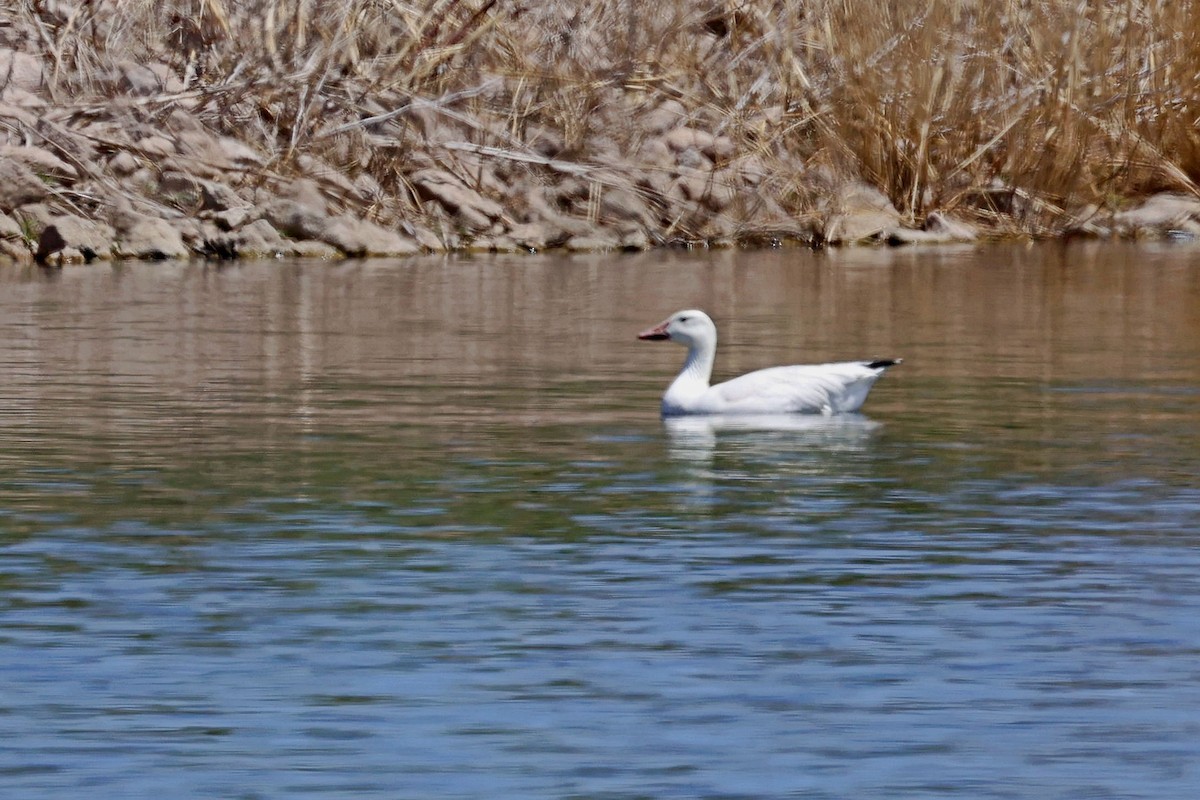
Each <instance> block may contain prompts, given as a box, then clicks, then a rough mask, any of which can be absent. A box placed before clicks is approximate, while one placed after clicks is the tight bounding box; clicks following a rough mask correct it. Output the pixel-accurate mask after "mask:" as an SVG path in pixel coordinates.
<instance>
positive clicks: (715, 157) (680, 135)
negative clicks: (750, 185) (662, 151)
mask: <svg viewBox="0 0 1200 800" xmlns="http://www.w3.org/2000/svg"><path fill="white" fill-rule="evenodd" d="M662 139H663V142H664V143H665V144H666V145H667V147H669V148H671V150H673V151H674V152H676V153H684V152H686V151H688V150H697V151H699V152H700V153H702V154H703V155H704V157H705V158H707V159H708V160H709V161H712V162H714V163H716V162H718V161H728V160H729V159H730V158H732V157H733V154H734V153H735V152H737V146H736V145H735V144H734V143H733V140H732V139H730V138H729V137H728V136H714V135H713V134H711V133H709V132H708V131H702V130H697V129H696V128H688V127H681V128H675V129H673V130H669V131H667V132H666V133H665V134H663V137H662Z"/></svg>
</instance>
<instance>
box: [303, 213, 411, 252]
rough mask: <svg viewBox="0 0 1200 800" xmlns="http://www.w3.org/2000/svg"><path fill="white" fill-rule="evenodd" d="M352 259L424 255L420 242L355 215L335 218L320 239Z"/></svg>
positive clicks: (330, 219) (323, 231)
mask: <svg viewBox="0 0 1200 800" xmlns="http://www.w3.org/2000/svg"><path fill="white" fill-rule="evenodd" d="M313 238H315V239H318V240H320V241H322V242H325V243H326V244H329V245H333V246H334V247H336V248H337V249H338V250H341V251H342V252H343V253H345V254H346V255H348V256H354V257H358V258H361V257H365V256H410V255H414V254H416V253H419V252H421V248H420V247H419V246H418V245H417V243H416V242H413V241H411V240H409V239H406V238H404V237H403V236H401V235H400V234H398V233H396V232H395V231H392V230H388V229H387V228H384V227H383V226H382V225H378V224H376V223H374V222H370V221H368V220H361V219H358V218H356V217H351V216H338V217H331V218H329V220H328V221H327V223H326V225H325V228H324V229H323V230H322V231H321V235H320V236H315V237H313Z"/></svg>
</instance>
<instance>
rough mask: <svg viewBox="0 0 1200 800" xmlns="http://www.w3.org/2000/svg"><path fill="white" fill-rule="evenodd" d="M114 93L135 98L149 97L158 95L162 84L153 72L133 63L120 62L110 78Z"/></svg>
mask: <svg viewBox="0 0 1200 800" xmlns="http://www.w3.org/2000/svg"><path fill="white" fill-rule="evenodd" d="M110 83H111V85H112V86H113V88H114V89H116V91H118V92H121V93H123V94H130V95H134V96H136V97H149V96H151V95H156V94H158V93H160V92H161V91H162V89H163V87H162V82H161V81H160V80H159V76H158V75H157V74H155V72H154V70H152V69H150V68H149V67H147V66H145V65H143V64H139V63H137V62H135V61H120V62H118V63H117V65H116V67H115V68H114V70H113V74H112V75H111V77H110Z"/></svg>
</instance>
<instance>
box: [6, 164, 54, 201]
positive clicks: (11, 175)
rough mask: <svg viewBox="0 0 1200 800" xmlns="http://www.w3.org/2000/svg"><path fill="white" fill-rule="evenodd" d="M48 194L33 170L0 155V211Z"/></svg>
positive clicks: (47, 190)
mask: <svg viewBox="0 0 1200 800" xmlns="http://www.w3.org/2000/svg"><path fill="white" fill-rule="evenodd" d="M49 194H50V190H49V189H48V188H47V186H46V184H45V183H44V182H43V181H42V180H41V179H40V178H38V176H37V175H35V174H34V172H33V170H31V169H30V168H29V167H27V166H25V164H23V163H21V162H20V161H17V160H16V159H14V158H11V157H8V156H0V211H12V210H13V209H14V208H20V207H21V206H24V205H28V204H29V203H36V202H37V201H39V200H41V199H43V198H44V197H46V196H47V195H49Z"/></svg>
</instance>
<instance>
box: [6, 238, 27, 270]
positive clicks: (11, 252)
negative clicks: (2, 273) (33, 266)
mask: <svg viewBox="0 0 1200 800" xmlns="http://www.w3.org/2000/svg"><path fill="white" fill-rule="evenodd" d="M32 260H33V254H32V253H30V252H29V248H28V247H27V246H26V245H25V243H24V242H18V241H16V240H15V239H0V263H3V262H5V261H15V262H16V263H18V264H24V263H27V262H29V261H32Z"/></svg>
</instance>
